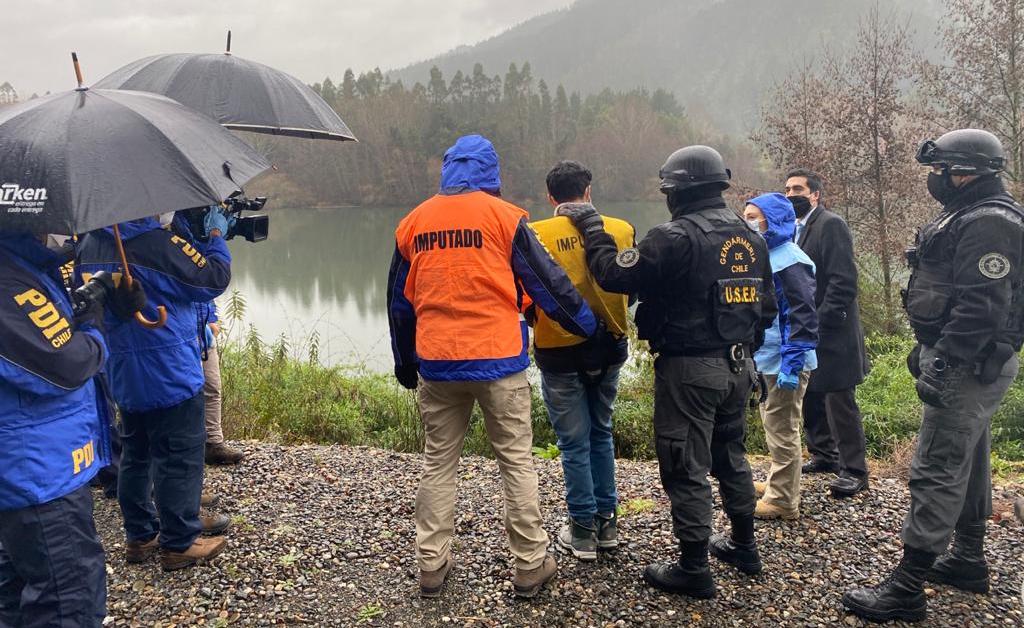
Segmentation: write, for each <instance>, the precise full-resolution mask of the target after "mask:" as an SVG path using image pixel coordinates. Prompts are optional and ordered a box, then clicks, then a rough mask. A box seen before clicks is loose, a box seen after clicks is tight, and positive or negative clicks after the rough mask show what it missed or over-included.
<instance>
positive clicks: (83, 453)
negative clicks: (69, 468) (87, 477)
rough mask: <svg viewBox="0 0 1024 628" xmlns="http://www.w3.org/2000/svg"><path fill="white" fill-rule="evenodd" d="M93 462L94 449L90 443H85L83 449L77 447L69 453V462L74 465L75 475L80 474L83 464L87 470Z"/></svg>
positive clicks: (94, 456) (94, 457) (94, 458)
mask: <svg viewBox="0 0 1024 628" xmlns="http://www.w3.org/2000/svg"><path fill="white" fill-rule="evenodd" d="M95 460H96V448H95V447H94V446H93V444H92V441H89V442H88V443H86V444H85V446H84V447H79V448H78V449H76V450H74V451H72V452H71V461H72V462H74V463H75V475H78V474H79V473H81V472H82V465H83V464H84V465H85V468H86V469H88V468H89V467H91V466H92V463H93V462H94V461H95Z"/></svg>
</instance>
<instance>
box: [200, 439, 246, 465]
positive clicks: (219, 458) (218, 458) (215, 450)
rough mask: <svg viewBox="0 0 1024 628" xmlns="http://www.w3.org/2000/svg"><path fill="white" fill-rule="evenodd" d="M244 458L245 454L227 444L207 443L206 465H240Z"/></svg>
mask: <svg viewBox="0 0 1024 628" xmlns="http://www.w3.org/2000/svg"><path fill="white" fill-rule="evenodd" d="M242 458H245V452H244V451H242V450H240V449H234V448H233V447H228V444H227V443H206V464H238V463H239V462H241V461H242Z"/></svg>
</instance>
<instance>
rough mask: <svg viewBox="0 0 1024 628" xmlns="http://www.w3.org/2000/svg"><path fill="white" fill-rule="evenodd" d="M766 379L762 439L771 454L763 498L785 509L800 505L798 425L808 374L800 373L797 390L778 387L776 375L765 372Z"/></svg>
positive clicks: (801, 416)
mask: <svg viewBox="0 0 1024 628" xmlns="http://www.w3.org/2000/svg"><path fill="white" fill-rule="evenodd" d="M765 379H767V380H768V400H767V401H766V402H765V403H763V404H761V421H762V422H763V423H764V435H765V440H766V441H767V443H768V451H769V452H770V453H771V456H772V466H771V469H769V471H768V487H767V488H766V489H765V492H764V498H763V499H764V501H765V502H766V503H768V504H771V505H772V506H777V507H779V508H782V509H784V510H798V509H799V508H800V465H801V460H800V458H801V453H802V452H801V446H800V425H801V424H802V423H803V413H802V406H803V401H804V393H805V392H806V391H807V381H808V380H809V379H810V374H809V373H808V372H807V371H804V372H803V373H801V374H800V383H799V384H798V385H797V387H796V390H784V389H782V388H779V387H778V385H777V383H778V379H779V377H778V375H765Z"/></svg>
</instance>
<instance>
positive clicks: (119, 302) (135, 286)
mask: <svg viewBox="0 0 1024 628" xmlns="http://www.w3.org/2000/svg"><path fill="white" fill-rule="evenodd" d="M144 307H146V291H145V290H143V289H142V284H141V283H139V282H138V281H132V282H131V287H130V288H129V287H128V282H127V281H125V280H124V278H123V277H122V278H121V282H120V283H119V284H118V285H117V288H115V289H114V294H113V296H111V298H110V311H111V312H113V313H114V314H116V315H117V317H118V318H120V319H122V320H131V319H132V317H134V316H135V313H136V312H141V311H142V308H144Z"/></svg>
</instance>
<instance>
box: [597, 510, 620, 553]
mask: <svg viewBox="0 0 1024 628" xmlns="http://www.w3.org/2000/svg"><path fill="white" fill-rule="evenodd" d="M594 524H595V525H597V548H598V549H603V550H613V549H616V548H618V547H619V515H618V514H617V513H616V512H615V511H612V513H611V515H610V516H605V515H602V514H601V513H597V514H596V515H594Z"/></svg>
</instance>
